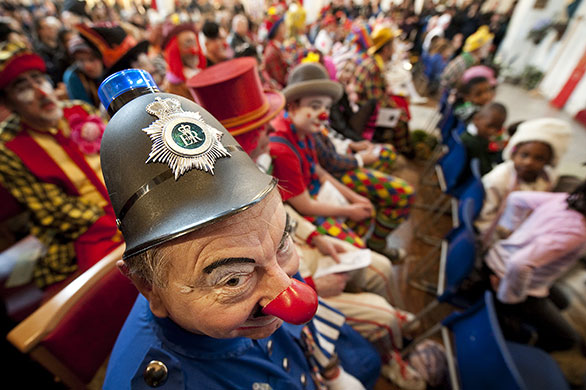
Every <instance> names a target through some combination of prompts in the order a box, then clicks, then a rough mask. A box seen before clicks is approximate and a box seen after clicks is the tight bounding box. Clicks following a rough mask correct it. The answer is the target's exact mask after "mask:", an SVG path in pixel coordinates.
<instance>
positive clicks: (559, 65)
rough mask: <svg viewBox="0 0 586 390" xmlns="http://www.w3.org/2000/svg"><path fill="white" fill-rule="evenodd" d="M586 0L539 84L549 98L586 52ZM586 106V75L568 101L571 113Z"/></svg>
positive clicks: (552, 96) (555, 94)
mask: <svg viewBox="0 0 586 390" xmlns="http://www.w3.org/2000/svg"><path fill="white" fill-rule="evenodd" d="M585 37H586V1H582V3H581V4H580V8H578V10H577V11H576V14H575V15H574V18H573V19H572V22H571V23H570V25H569V26H568V28H567V30H566V33H565V34H564V36H563V38H562V42H561V43H560V49H559V51H558V53H557V54H556V58H555V59H554V60H553V61H552V63H551V66H550V67H549V69H547V71H546V74H545V77H544V78H543V80H542V82H541V84H540V85H539V89H540V91H541V92H542V93H543V94H544V96H546V97H547V98H548V99H550V100H551V99H553V98H555V97H556V96H557V95H558V93H559V92H560V90H561V89H562V88H563V86H564V85H565V84H566V82H567V80H568V78H569V77H570V75H571V74H572V72H573V71H574V68H575V67H576V65H577V64H578V62H579V61H580V59H581V58H582V56H583V55H584V53H585V52H586V39H585ZM584 108H586V77H583V78H582V80H581V81H580V83H579V84H578V86H577V87H576V88H575V89H574V92H573V94H572V95H571V96H570V99H569V100H568V102H567V103H566V106H565V107H564V110H566V111H568V113H570V114H571V115H575V114H576V113H577V112H578V111H580V110H582V109H584Z"/></svg>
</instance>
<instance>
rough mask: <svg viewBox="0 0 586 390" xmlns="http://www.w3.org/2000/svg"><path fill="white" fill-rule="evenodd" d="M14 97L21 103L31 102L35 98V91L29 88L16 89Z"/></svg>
mask: <svg viewBox="0 0 586 390" xmlns="http://www.w3.org/2000/svg"><path fill="white" fill-rule="evenodd" d="M14 99H15V100H16V101H17V102H19V103H21V104H31V103H32V102H33V101H34V100H35V91H34V90H33V89H31V88H28V89H25V90H23V91H18V92H17V93H15V94H14Z"/></svg>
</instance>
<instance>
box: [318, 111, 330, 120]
mask: <svg viewBox="0 0 586 390" xmlns="http://www.w3.org/2000/svg"><path fill="white" fill-rule="evenodd" d="M317 119H319V120H320V121H322V122H323V121H327V120H328V113H327V112H322V113H321V114H319V115H318V116H317Z"/></svg>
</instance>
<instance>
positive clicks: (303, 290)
mask: <svg viewBox="0 0 586 390" xmlns="http://www.w3.org/2000/svg"><path fill="white" fill-rule="evenodd" d="M317 303H318V302H317V294H316V293H315V291H314V290H313V289H312V288H311V287H309V286H308V285H307V284H305V283H302V282H300V281H298V280H297V279H291V285H290V286H289V287H287V288H286V289H285V290H283V291H282V292H281V293H280V294H279V295H277V296H276V297H275V299H273V300H272V301H270V302H269V303H268V304H267V305H266V306H265V307H264V308H263V309H262V312H263V314H266V315H272V316H275V317H279V318H280V319H282V320H283V321H285V322H288V323H290V324H294V325H301V324H304V323H306V322H308V321H309V320H311V319H312V318H313V315H314V314H315V312H316V311H317Z"/></svg>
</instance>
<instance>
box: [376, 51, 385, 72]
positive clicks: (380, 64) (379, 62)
mask: <svg viewBox="0 0 586 390" xmlns="http://www.w3.org/2000/svg"><path fill="white" fill-rule="evenodd" d="M374 62H376V64H377V65H378V67H379V68H380V70H381V71H382V70H384V69H385V62H384V61H383V58H382V57H381V56H380V54H375V55H374Z"/></svg>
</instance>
